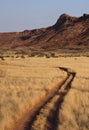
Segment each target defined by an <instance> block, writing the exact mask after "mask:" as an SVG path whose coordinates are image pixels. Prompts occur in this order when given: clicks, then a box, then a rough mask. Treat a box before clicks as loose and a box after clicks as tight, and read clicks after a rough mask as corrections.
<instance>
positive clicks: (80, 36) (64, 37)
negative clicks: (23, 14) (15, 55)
mask: <svg viewBox="0 0 89 130" xmlns="http://www.w3.org/2000/svg"><path fill="white" fill-rule="evenodd" d="M73 46H76V47H82V46H83V47H85V48H88V47H89V15H88V14H84V15H83V16H81V17H71V16H69V15H67V14H62V15H61V16H60V17H59V19H58V20H57V22H56V24H55V25H53V26H50V27H48V28H41V29H34V30H25V31H23V32H13V33H0V48H8V49H11V48H17V47H22V48H23V47H35V48H36V47H38V48H42V49H46V50H47V49H53V48H55V49H58V48H65V47H73Z"/></svg>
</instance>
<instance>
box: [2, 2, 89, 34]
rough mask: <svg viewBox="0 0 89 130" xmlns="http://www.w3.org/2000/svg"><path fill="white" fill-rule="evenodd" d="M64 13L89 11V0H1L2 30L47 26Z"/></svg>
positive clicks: (75, 14)
mask: <svg viewBox="0 0 89 130" xmlns="http://www.w3.org/2000/svg"><path fill="white" fill-rule="evenodd" d="M62 13H68V14H69V15H74V16H80V15H82V14H83V13H89V0H0V32H11V31H23V30H25V29H29V30H30V29H34V28H40V27H47V26H49V25H53V24H54V23H55V22H56V20H57V19H58V17H59V16H60V15H61V14H62Z"/></svg>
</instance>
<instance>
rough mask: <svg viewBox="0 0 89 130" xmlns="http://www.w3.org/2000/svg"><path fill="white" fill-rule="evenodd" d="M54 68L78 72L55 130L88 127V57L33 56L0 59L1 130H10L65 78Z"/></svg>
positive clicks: (64, 102) (61, 72) (73, 129)
mask: <svg viewBox="0 0 89 130" xmlns="http://www.w3.org/2000/svg"><path fill="white" fill-rule="evenodd" d="M57 67H66V68H71V69H73V70H74V71H76V73H77V74H76V77H75V79H74V81H73V83H72V86H71V89H70V91H69V92H68V94H67V95H66V96H65V98H64V101H63V103H62V105H61V108H60V110H59V117H58V118H59V120H58V130H64V129H66V130H88V129H89V58H88V57H59V58H45V57H42V58H37V57H34V58H24V59H21V58H18V59H16V58H6V59H5V60H4V61H0V130H11V129H10V128H12V126H15V124H16V123H17V121H18V120H20V118H21V117H23V115H24V114H25V113H27V112H29V111H32V110H33V108H34V107H36V105H37V104H38V103H39V101H42V99H43V98H45V97H46V96H47V94H48V93H49V92H50V90H51V89H52V88H53V87H54V86H55V84H56V82H57V81H59V80H60V81H61V80H62V79H63V78H65V77H66V73H65V72H63V71H61V70H59V69H58V68H57Z"/></svg>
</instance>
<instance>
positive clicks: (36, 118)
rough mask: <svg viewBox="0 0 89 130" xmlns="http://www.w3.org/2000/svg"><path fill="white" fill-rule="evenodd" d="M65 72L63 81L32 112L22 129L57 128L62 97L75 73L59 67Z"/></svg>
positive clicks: (49, 129)
mask: <svg viewBox="0 0 89 130" xmlns="http://www.w3.org/2000/svg"><path fill="white" fill-rule="evenodd" d="M59 69H61V70H62V71H65V72H66V73H67V78H66V79H65V81H64V82H63V83H62V84H61V86H60V85H59V87H58V88H57V89H56V91H55V92H54V93H52V95H51V96H49V98H48V99H47V101H45V102H44V104H43V105H42V106H40V107H38V109H37V110H36V111H35V112H34V114H33V116H32V118H31V119H30V120H29V121H28V122H27V123H26V124H25V127H24V130H57V125H58V113H59V110H60V107H61V104H62V102H63V99H64V97H65V95H66V94H67V92H68V91H69V89H70V88H71V83H72V81H73V79H74V77H75V75H76V73H75V72H74V71H72V70H70V69H68V68H64V67H59Z"/></svg>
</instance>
